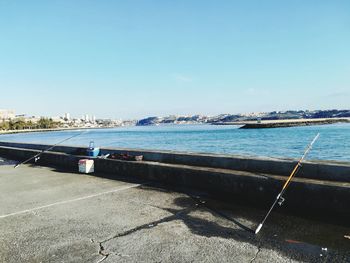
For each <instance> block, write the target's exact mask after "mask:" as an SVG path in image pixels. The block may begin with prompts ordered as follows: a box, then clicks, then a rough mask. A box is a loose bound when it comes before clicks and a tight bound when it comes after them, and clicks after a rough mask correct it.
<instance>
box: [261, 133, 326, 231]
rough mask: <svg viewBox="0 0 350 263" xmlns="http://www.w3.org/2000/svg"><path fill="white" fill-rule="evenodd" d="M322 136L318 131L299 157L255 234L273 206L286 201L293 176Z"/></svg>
mask: <svg viewBox="0 0 350 263" xmlns="http://www.w3.org/2000/svg"><path fill="white" fill-rule="evenodd" d="M319 136H320V134H319V133H317V135H316V136H315V138H314V139H313V140H312V142H311V143H310V144H309V145H308V146H307V147H306V150H305V152H304V154H303V156H302V157H301V158H300V159H299V161H298V163H297V165H296V166H295V167H294V169H293V171H292V173H291V174H290V175H289V177H288V179H287V181H286V182H285V183H284V185H283V187H282V190H281V192H280V193H279V194H278V195H277V196H276V199H275V201H274V202H273V204H272V206H271V208H270V210H269V211H268V212H267V214H266V215H265V217H264V219H263V220H262V221H261V223H260V224H259V225H258V227H257V228H256V230H255V234H257V233H258V232H259V231H260V229H261V228H262V226H263V224H264V223H265V221H266V219H267V218H268V216H269V215H270V213H271V211H272V210H273V208H274V207H275V205H276V204H277V203H278V204H279V205H280V206H281V205H282V203H283V202H284V200H285V199H284V198H283V194H284V192H285V191H286V190H287V187H288V186H289V184H290V182H291V180H292V178H293V176H294V175H296V174H297V172H298V171H299V169H300V168H301V163H302V162H303V161H304V159H305V157H306V155H307V154H308V153H309V152H310V150H311V149H312V145H313V144H314V143H315V142H316V140H317V139H318V137H319Z"/></svg>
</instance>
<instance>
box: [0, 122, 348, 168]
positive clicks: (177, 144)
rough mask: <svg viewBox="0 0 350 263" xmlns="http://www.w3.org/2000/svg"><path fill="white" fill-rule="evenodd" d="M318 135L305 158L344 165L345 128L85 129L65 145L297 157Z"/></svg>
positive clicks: (30, 138)
mask: <svg viewBox="0 0 350 263" xmlns="http://www.w3.org/2000/svg"><path fill="white" fill-rule="evenodd" d="M318 132H319V133H320V138H319V140H318V141H317V142H316V143H315V145H314V148H313V150H312V151H311V153H310V155H309V156H308V159H313V160H337V161H346V162H349V161H350V124H344V123H343V124H332V125H315V126H304V127H290V128H274V129H238V127H237V126H214V125H164V126H142V127H120V128H111V129H91V130H88V131H87V132H85V133H83V134H82V135H80V136H77V137H75V138H73V139H71V140H69V141H67V142H65V143H64V144H65V145H86V146H88V144H89V142H90V141H94V142H95V145H96V146H99V147H120V148H136V149H157V150H174V151H190V152H201V153H223V154H240V155H250V156H265V157H277V158H298V157H300V156H301V155H302V153H303V151H304V149H305V147H306V146H307V144H308V143H309V142H310V141H311V140H312V139H313V137H314V136H315V135H316V134H317V133H318ZM77 133H81V131H57V132H40V133H25V134H8V135H0V141H16V142H31V143H47V144H55V143H57V142H59V141H61V140H63V139H65V138H67V137H69V136H72V135H74V134H77Z"/></svg>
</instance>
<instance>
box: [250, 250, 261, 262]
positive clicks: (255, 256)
mask: <svg viewBox="0 0 350 263" xmlns="http://www.w3.org/2000/svg"><path fill="white" fill-rule="evenodd" d="M260 251H261V247H260V246H258V250H257V251H256V253H255V255H254V257H253V258H252V259H251V260H250V261H249V263H252V262H253V261H254V260H255V259H256V258H257V257H258V254H259V253H260Z"/></svg>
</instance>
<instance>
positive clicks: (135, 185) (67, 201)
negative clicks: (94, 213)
mask: <svg viewBox="0 0 350 263" xmlns="http://www.w3.org/2000/svg"><path fill="white" fill-rule="evenodd" d="M141 185H142V184H133V185H128V186H125V187H121V188H117V189H114V190H110V191H106V192H102V193H97V194H93V195H87V196H82V197H78V198H74V199H70V200H65V201H60V202H56V203H52V204H48V205H43V206H38V207H34V208H31V209H26V210H22V211H18V212H14V213H10V214H6V215H0V219H3V218H6V217H10V216H16V215H21V214H25V213H30V212H34V211H37V210H41V209H44V208H48V207H52V206H56V205H63V204H68V203H73V202H77V201H81V200H85V199H89V198H94V197H97V196H101V195H106V194H111V193H115V192H120V191H124V190H127V189H130V188H135V187H139V186H141Z"/></svg>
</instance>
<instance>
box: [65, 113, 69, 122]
mask: <svg viewBox="0 0 350 263" xmlns="http://www.w3.org/2000/svg"><path fill="white" fill-rule="evenodd" d="M64 118H65V119H66V120H67V121H70V114H69V113H65V114H64Z"/></svg>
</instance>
